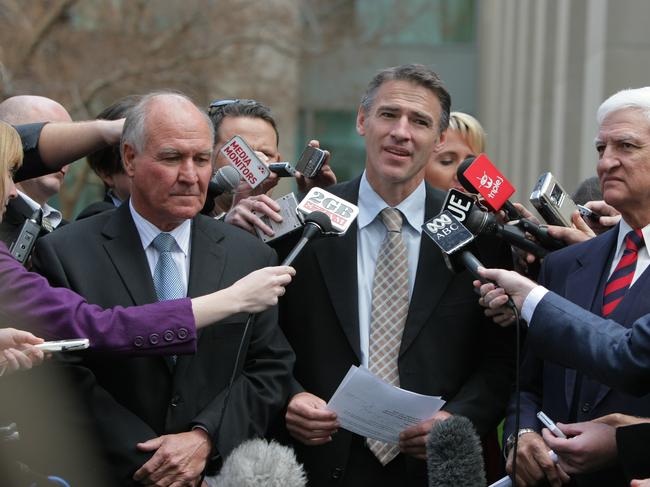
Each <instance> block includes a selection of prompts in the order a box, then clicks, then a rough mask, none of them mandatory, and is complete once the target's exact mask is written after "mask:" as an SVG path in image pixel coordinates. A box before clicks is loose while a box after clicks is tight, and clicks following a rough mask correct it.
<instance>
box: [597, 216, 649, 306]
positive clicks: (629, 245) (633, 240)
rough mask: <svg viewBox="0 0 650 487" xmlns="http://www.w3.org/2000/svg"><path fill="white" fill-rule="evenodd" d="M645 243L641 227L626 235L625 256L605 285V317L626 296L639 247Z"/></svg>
mask: <svg viewBox="0 0 650 487" xmlns="http://www.w3.org/2000/svg"><path fill="white" fill-rule="evenodd" d="M643 245H644V242H643V233H641V229H636V230H632V231H630V232H629V233H628V234H627V235H626V236H625V251H624V252H623V257H621V260H620V261H619V262H618V264H617V265H616V269H614V272H613V273H612V275H611V276H610V277H609V280H608V281H607V285H606V286H605V295H604V296H603V312H602V315H603V317H605V318H606V317H608V316H609V315H610V314H611V313H612V312H613V311H614V310H615V309H616V307H617V306H618V303H620V302H621V301H622V299H623V298H624V297H625V293H627V290H628V289H629V288H630V284H632V278H633V277H634V271H635V270H636V260H637V257H638V255H639V249H640V248H642V247H643Z"/></svg>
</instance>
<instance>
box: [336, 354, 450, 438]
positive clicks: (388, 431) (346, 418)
mask: <svg viewBox="0 0 650 487" xmlns="http://www.w3.org/2000/svg"><path fill="white" fill-rule="evenodd" d="M444 404H445V401H443V400H442V399H440V397H435V396H425V395H423V394H417V393H415V392H411V391H406V390H404V389H400V388H399V387H395V386H392V385H390V384H387V383H386V382H384V381H383V380H381V379H380V378H379V377H377V376H376V375H374V374H373V373H372V372H370V371H369V370H368V369H366V368H365V367H356V366H355V365H353V366H352V367H350V370H348V373H347V374H346V375H345V377H344V378H343V380H342V381H341V384H339V387H338V388H337V389H336V392H335V393H334V395H333V396H332V398H331V399H330V401H329V402H328V403H327V409H329V410H331V411H334V412H335V413H336V415H337V416H338V421H339V423H341V426H342V427H343V428H345V429H347V430H350V431H352V432H353V433H357V434H358V435H361V436H366V437H368V438H372V439H375V440H380V441H385V442H387V443H395V444H397V443H398V442H399V434H400V433H401V432H402V431H404V430H405V429H406V428H408V427H410V426H413V425H416V424H418V423H419V422H421V421H424V420H425V419H428V418H430V417H431V416H433V415H434V414H435V413H436V412H438V411H439V410H440V408H441V407H442V406H443V405H444Z"/></svg>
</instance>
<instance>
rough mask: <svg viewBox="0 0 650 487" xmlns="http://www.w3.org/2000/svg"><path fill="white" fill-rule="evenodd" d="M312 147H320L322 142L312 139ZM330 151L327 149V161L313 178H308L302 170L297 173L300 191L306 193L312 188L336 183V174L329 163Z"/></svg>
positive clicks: (310, 142) (310, 143)
mask: <svg viewBox="0 0 650 487" xmlns="http://www.w3.org/2000/svg"><path fill="white" fill-rule="evenodd" d="M308 145H310V146H311V147H315V148H317V149H318V148H320V142H319V141H317V140H310V141H309V144H308ZM329 161H330V153H329V151H325V162H323V165H322V167H321V169H320V171H318V173H317V174H316V175H315V176H314V177H313V178H306V177H305V176H303V175H302V174H300V172H297V173H296V184H297V185H298V191H299V192H300V193H303V194H306V193H308V192H309V190H310V189H311V188H316V187H318V188H323V189H325V188H327V187H328V186H332V185H333V184H336V175H335V174H334V171H332V168H331V167H330V164H329Z"/></svg>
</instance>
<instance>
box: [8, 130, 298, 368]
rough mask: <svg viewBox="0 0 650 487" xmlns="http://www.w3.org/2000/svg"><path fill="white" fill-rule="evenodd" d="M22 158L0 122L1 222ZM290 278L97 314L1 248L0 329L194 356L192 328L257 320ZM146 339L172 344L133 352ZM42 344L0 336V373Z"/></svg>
mask: <svg viewBox="0 0 650 487" xmlns="http://www.w3.org/2000/svg"><path fill="white" fill-rule="evenodd" d="M22 159H23V151H22V144H21V140H20V137H19V135H18V133H17V132H16V131H15V130H14V129H13V128H12V127H11V126H10V125H7V124H6V123H3V122H0V221H1V219H2V214H3V213H4V209H5V207H6V205H7V202H8V201H9V199H10V198H13V197H15V196H16V188H15V186H14V182H13V179H12V175H13V174H14V173H15V172H16V171H17V169H18V168H19V167H20V166H21V164H22ZM294 272H295V271H294V270H293V268H291V267H287V266H279V267H267V268H264V269H260V270H258V271H255V272H253V273H251V274H249V275H248V276H246V277H244V278H242V279H240V280H239V281H237V282H236V283H235V284H233V285H232V286H230V287H229V288H226V289H222V290H220V291H217V292H214V293H212V294H208V295H206V296H201V297H199V298H194V299H189V298H184V299H176V300H171V301H161V302H158V303H152V304H147V305H144V306H133V307H128V308H123V307H115V308H112V309H108V310H104V309H102V308H100V307H99V306H95V305H91V304H88V303H87V302H86V301H85V300H84V298H82V297H81V296H79V295H78V294H76V293H74V292H72V291H70V290H69V289H65V288H53V287H51V286H50V285H49V284H48V282H47V280H45V279H44V278H43V277H41V276H39V275H38V274H34V273H32V272H29V271H27V270H26V269H25V268H24V267H23V266H22V265H21V264H19V263H18V261H16V260H15V259H14V258H13V257H12V256H11V254H10V253H9V251H8V249H7V247H6V246H5V245H4V244H3V243H1V242H0V323H2V324H6V325H11V324H15V325H18V326H20V328H22V329H25V330H30V331H33V332H35V333H37V334H39V335H42V336H44V337H47V338H48V339H65V338H89V339H90V346H91V348H94V349H97V350H105V351H110V352H115V353H132V354H138V355H145V354H165V355H171V354H184V353H193V352H194V351H195V349H196V330H197V329H198V328H201V327H204V326H208V325H210V324H212V323H215V322H217V321H219V320H222V319H224V318H226V317H227V316H230V315H232V314H235V313H242V312H246V313H256V312H259V311H262V310H264V309H266V308H267V307H269V306H273V305H274V304H276V303H277V300H278V296H280V295H281V294H283V293H284V286H286V285H287V284H288V283H289V282H290V281H291V276H293V274H294ZM145 332H146V333H147V334H150V333H159V334H160V336H165V333H167V336H170V337H172V339H171V340H170V341H165V340H160V342H159V343H158V344H156V345H151V344H150V343H148V342H146V341H145V343H144V344H142V345H141V346H137V347H136V346H135V345H134V340H135V338H136V336H138V335H143V334H144V333H145ZM170 332H171V333H170ZM41 341H42V340H41V339H40V338H36V337H35V336H34V335H32V334H31V333H28V332H22V331H20V330H14V329H0V352H1V353H0V372H2V371H3V370H2V368H3V365H4V369H5V370H7V371H12V370H15V369H17V368H29V367H30V366H31V365H32V364H33V363H38V362H39V361H40V360H42V358H43V355H42V352H41V351H40V350H37V349H35V348H34V347H33V345H34V344H36V343H39V342H41ZM2 356H4V364H3V363H2V358H3V357H2Z"/></svg>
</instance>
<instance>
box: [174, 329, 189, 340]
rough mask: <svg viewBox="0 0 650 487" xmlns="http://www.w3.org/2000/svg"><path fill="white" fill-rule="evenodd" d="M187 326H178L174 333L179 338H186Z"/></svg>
mask: <svg viewBox="0 0 650 487" xmlns="http://www.w3.org/2000/svg"><path fill="white" fill-rule="evenodd" d="M187 333H188V332H187V328H179V329H178V331H177V332H176V334H177V335H178V338H179V339H181V340H185V339H186V338H187Z"/></svg>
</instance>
